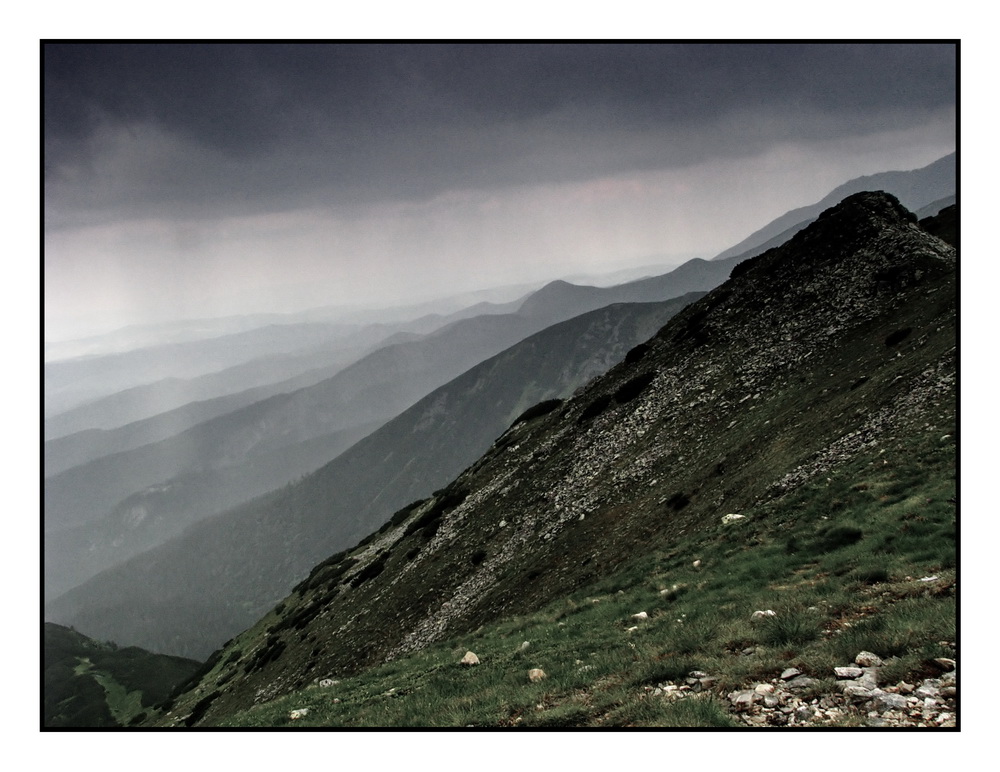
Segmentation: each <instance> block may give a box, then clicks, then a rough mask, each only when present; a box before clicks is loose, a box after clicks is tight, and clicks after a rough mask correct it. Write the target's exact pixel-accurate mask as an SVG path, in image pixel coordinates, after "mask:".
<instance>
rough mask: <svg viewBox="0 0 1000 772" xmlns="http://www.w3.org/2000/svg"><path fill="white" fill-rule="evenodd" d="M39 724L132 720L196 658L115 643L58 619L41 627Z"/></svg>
mask: <svg viewBox="0 0 1000 772" xmlns="http://www.w3.org/2000/svg"><path fill="white" fill-rule="evenodd" d="M43 649H44V663H43V681H44V690H43V691H44V694H43V697H44V702H43V705H42V725H43V726H45V727H51V728H79V727H117V726H126V725H129V724H137V723H139V722H141V721H142V720H143V719H145V718H146V717H147V714H148V713H152V712H153V706H154V705H156V704H158V703H161V702H163V701H164V700H166V699H167V697H168V696H169V695H170V693H171V691H172V690H173V689H174V688H175V687H176V686H177V685H178V684H180V683H181V682H183V681H184V679H186V678H189V677H190V676H192V675H193V674H194V673H195V672H196V671H197V670H198V668H199V667H200V663H198V662H195V661H194V660H191V659H184V658H182V657H170V656H166V655H162V654H153V653H151V652H148V651H145V650H143V649H138V648H135V647H128V648H119V647H117V646H115V645H113V644H108V643H101V642H99V641H95V640H93V639H91V638H88V637H87V636H85V635H81V634H80V633H78V632H77V631H76V630H72V629H70V628H68V627H63V626H62V625H54V624H49V623H46V624H45V627H44V640H43Z"/></svg>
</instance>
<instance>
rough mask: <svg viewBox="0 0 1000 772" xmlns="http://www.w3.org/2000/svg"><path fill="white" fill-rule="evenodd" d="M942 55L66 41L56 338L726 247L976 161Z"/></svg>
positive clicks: (51, 64)
mask: <svg viewBox="0 0 1000 772" xmlns="http://www.w3.org/2000/svg"><path fill="white" fill-rule="evenodd" d="M955 80H956V66H955V50H954V47H953V46H950V45H930V44H908V45H903V44H888V45H874V44H848V45H841V44H776V45H747V44H726V45H723V44H704V45H691V44H656V45H633V44H624V45H578V44H569V45H565V44H563V45H536V44H523V45H483V44H478V45H453V44H448V45H427V44H419V45H388V46H379V45H306V44H294V43H293V44H283V45H274V44H270V45H269V44H261V45H242V44H181V45H163V44H159V45H156V44H154V45H131V44H108V45H94V44H59V45H52V44H50V45H46V46H45V48H44V60H43V108H44V127H43V131H44V154H45V156H44V163H45V179H44V201H45V212H44V217H45V223H44V225H45V264H44V271H45V273H44V279H45V303H46V305H45V319H46V337H47V338H48V339H52V340H55V339H63V338H69V337H78V336H80V335H83V334H86V333H89V332H92V331H97V330H99V329H108V328H112V327H116V326H122V325H124V324H129V323H136V322H142V321H152V320H158V319H167V318H171V317H203V316H214V315H221V314H230V313H238V312H242V311H253V310H261V311H281V310H289V311H291V310H298V309H300V308H303V307H307V306H319V305H329V304H339V303H350V304H377V303H379V302H382V301H400V300H405V299H414V300H416V299H424V298H426V297H431V296H441V295H445V294H448V293H449V292H450V291H453V290H465V289H472V288H477V287H484V286H490V285H501V284H516V283H521V282H523V281H527V280H536V279H545V278H553V277H556V276H559V275H568V274H575V273H581V272H591V273H598V272H610V271H613V270H616V269H618V268H623V267H628V266H633V265H644V264H648V263H651V262H660V263H663V264H670V263H674V264H676V263H679V262H681V261H683V260H684V259H687V258H688V257H691V256H695V255H697V256H701V257H706V258H707V257H712V256H713V255H715V254H717V253H718V252H720V251H722V250H723V249H725V248H727V247H729V246H731V245H732V244H734V243H736V242H737V241H739V240H741V239H742V238H744V237H745V236H747V235H749V234H750V233H751V232H752V231H754V230H756V229H757V228H759V227H761V226H763V225H764V224H766V223H767V222H768V221H769V220H771V219H773V218H774V217H776V216H778V215H780V214H782V213H784V212H785V211H787V210H788V209H791V208H794V207H797V206H802V205H805V204H809V203H813V202H815V201H816V200H818V199H820V198H821V197H822V196H824V195H825V194H826V193H828V192H829V191H830V190H831V189H832V188H834V187H835V186H836V185H838V184H840V183H842V182H844V181H846V180H847V179H849V178H852V177H856V176H859V175H861V174H871V173H874V172H878V171H885V170H889V169H913V168H918V167H920V166H924V165H926V164H928V163H930V162H932V161H934V160H936V159H937V158H939V157H941V156H942V155H945V154H946V153H949V152H951V151H952V150H954V149H955V99H956V95H955Z"/></svg>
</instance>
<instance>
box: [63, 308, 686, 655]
mask: <svg viewBox="0 0 1000 772" xmlns="http://www.w3.org/2000/svg"><path fill="white" fill-rule="evenodd" d="M693 299H694V298H693V297H684V298H679V299H675V300H671V301H666V302H663V303H655V304H632V305H615V306H611V307H609V308H606V309H600V310H598V311H594V312H591V313H589V314H585V315H583V316H580V317H577V318H575V319H572V320H569V321H567V322H563V323H561V324H559V325H555V326H554V327H551V328H549V329H546V330H544V331H542V332H540V333H537V334H536V335H534V336H532V337H530V338H528V339H527V340H525V341H522V342H521V343H519V344H517V345H515V346H513V347H511V348H510V349H508V350H507V351H505V352H502V353H501V354H499V355H497V356H495V357H493V358H492V359H490V360H487V361H486V362H484V363H482V364H480V365H478V366H476V367H474V368H472V369H471V370H469V371H468V372H466V373H464V374H463V375H461V376H460V377H459V378H457V379H455V380H453V381H452V382H451V383H449V384H447V385H445V386H443V387H441V388H439V389H437V390H436V391H434V392H433V393H431V394H429V395H428V396H427V397H425V398H424V399H422V400H421V401H420V402H418V403H417V404H416V405H414V406H413V407H412V408H410V409H409V410H407V411H405V412H404V413H402V414H401V415H400V416H398V417H397V418H395V419H393V420H392V421H390V422H389V423H387V424H386V425H385V426H383V427H382V428H381V429H379V430H378V431H376V432H374V433H373V434H371V435H370V436H368V437H366V438H365V439H364V440H362V441H361V442H359V443H357V444H356V445H355V446H354V447H352V448H351V449H350V450H349V451H347V452H345V453H343V454H342V455H340V456H339V457H338V458H336V459H335V460H334V461H332V462H331V463H330V464H328V465H327V466H325V467H324V468H322V469H320V470H318V471H317V472H316V473H315V474H313V475H310V476H309V477H308V478H306V479H305V480H303V481H301V482H299V483H297V484H295V485H292V486H289V487H288V488H287V489H284V490H280V491H276V492H275V493H273V494H271V495H269V496H266V497H264V498H262V499H260V500H258V501H255V502H252V503H250V504H248V505H245V506H242V507H240V508H239V509H237V510H234V511H233V512H229V513H227V514H225V515H222V516H220V517H217V518H213V519H212V520H211V521H208V522H205V523H203V524H201V525H199V526H197V527H194V528H191V529H190V530H189V531H187V532H186V533H185V534H184V535H183V536H182V537H181V538H179V539H176V540H174V541H173V542H171V543H170V544H166V545H164V546H163V547H161V548H158V549H156V550H154V551H151V552H148V553H145V554H143V555H141V556H139V557H138V558H135V559H134V560H132V561H130V562H128V563H126V564H124V565H123V566H120V567H119V568H117V569H113V570H111V571H108V572H105V573H104V574H101V575H99V576H96V577H94V578H93V579H92V580H90V581H89V582H87V583H86V584H84V585H82V586H81V587H78V588H76V589H75V590H73V591H71V592H69V593H67V594H66V595H64V596H63V597H61V598H58V599H56V600H54V601H53V602H52V603H50V604H49V605H48V606H47V609H46V615H47V617H48V618H50V619H53V620H55V621H61V622H66V623H71V624H73V625H74V626H76V627H78V628H79V629H81V630H84V631H87V632H88V633H90V634H93V635H97V636H102V637H107V638H111V639H114V640H118V641H122V642H126V641H127V642H130V643H137V644H143V645H146V646H147V647H150V648H156V649H159V650H166V651H174V652H179V653H185V654H190V655H193V656H204V655H206V654H208V652H210V651H211V650H212V649H213V648H215V647H216V646H218V644H219V642H220V641H222V640H224V639H225V638H227V637H229V636H231V635H232V634H233V633H235V632H237V631H238V630H240V629H242V628H243V627H245V626H246V625H247V624H249V623H250V622H252V621H253V620H254V619H255V618H256V617H257V616H259V615H260V614H261V613H263V611H264V610H266V609H267V608H268V607H269V606H270V605H272V604H273V603H274V602H275V600H277V599H278V598H280V597H281V596H282V595H284V594H285V593H287V591H288V590H289V589H290V588H291V586H292V585H293V584H294V583H295V582H296V581H298V580H299V579H301V578H302V577H303V576H304V575H305V573H306V572H308V570H309V568H310V567H311V566H312V565H314V564H315V563H316V561H317V560H320V559H322V558H323V557H325V556H326V555H329V554H330V552H333V551H335V550H338V549H343V548H344V547H347V546H350V545H351V544H354V543H355V542H356V541H357V540H358V539H359V538H361V537H362V536H364V535H366V534H368V533H370V532H371V531H372V530H373V529H375V528H377V527H378V526H379V525H381V524H382V523H383V522H384V521H385V520H386V518H387V517H388V516H389V514H390V513H391V512H392V511H393V510H394V509H396V508H398V507H399V506H401V505H402V504H405V503H406V502H407V501H410V500H412V499H413V498H415V497H417V496H425V495H427V494H428V493H430V491H432V490H433V489H434V488H436V487H438V486H440V485H442V484H443V483H445V482H447V481H448V480H450V479H451V478H452V477H454V475H455V474H457V473H458V472H459V471H461V470H462V469H463V468H464V467H465V466H466V465H468V464H469V463H470V462H471V461H473V460H474V459H476V458H477V457H478V456H479V455H480V454H481V453H482V452H483V451H484V450H485V449H486V448H488V447H489V445H490V443H491V442H492V441H493V439H494V438H495V437H496V436H497V435H498V434H499V433H500V432H501V431H502V430H503V429H504V427H506V426H507V425H508V424H509V423H510V421H511V420H513V419H514V418H515V417H516V416H517V415H518V414H519V413H520V412H522V411H523V410H524V409H525V408H526V407H528V406H530V405H532V404H533V403H535V402H537V401H538V400H539V399H546V398H557V397H564V396H567V395H568V394H570V393H571V392H572V391H573V390H574V389H575V388H577V387H578V386H580V385H581V384H583V383H585V382H586V381H587V380H589V379H590V378H591V377H593V376H594V375H595V374H597V373H599V372H602V371H604V370H605V369H607V367H609V366H611V365H612V364H614V363H615V362H617V361H620V360H621V358H622V357H624V356H625V353H626V352H627V351H628V350H629V349H630V348H632V347H633V346H634V345H636V344H637V343H639V342H640V341H642V340H644V339H646V338H648V337H649V336H650V335H651V334H652V333H653V332H654V331H655V330H656V329H658V328H659V327H660V326H662V325H663V323H665V322H666V320H667V319H669V318H670V317H671V316H672V315H673V314H675V313H677V312H678V311H679V310H680V309H681V308H683V307H684V306H685V305H686V304H687V303H688V302H690V301H691V300H693Z"/></svg>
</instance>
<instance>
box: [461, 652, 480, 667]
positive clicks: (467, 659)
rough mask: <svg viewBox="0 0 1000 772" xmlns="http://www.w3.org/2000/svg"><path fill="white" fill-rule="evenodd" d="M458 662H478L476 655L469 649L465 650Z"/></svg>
mask: <svg viewBox="0 0 1000 772" xmlns="http://www.w3.org/2000/svg"><path fill="white" fill-rule="evenodd" d="M459 664H460V665H478V664H479V657H477V656H476V655H475V654H473V653H472V652H471V651H467V652H465V656H464V657H462V660H461V662H459Z"/></svg>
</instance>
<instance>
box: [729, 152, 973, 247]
mask: <svg viewBox="0 0 1000 772" xmlns="http://www.w3.org/2000/svg"><path fill="white" fill-rule="evenodd" d="M956 165H957V157H956V155H955V153H951V154H949V155H946V156H944V157H943V158H939V159H938V160H937V161H935V162H934V163H932V164H928V165H927V166H925V167H923V168H921V169H915V170H913V171H893V172H880V173H878V174H871V175H867V176H864V177H855V178H854V179H852V180H848V181H847V182H845V183H844V184H843V185H840V186H838V187H836V188H834V190H832V191H831V192H830V193H829V194H827V195H826V196H824V197H823V198H822V199H821V200H819V201H817V202H816V203H815V204H812V205H810V206H803V207H799V208H798V209H793V210H791V211H790V212H786V213H785V214H783V215H782V216H781V217H778V218H777V219H775V220H772V221H771V222H770V223H768V224H767V225H765V226H764V227H763V228H761V229H760V230H758V231H755V232H754V233H752V234H750V235H749V236H748V237H747V238H745V239H744V240H743V241H741V242H740V243H739V244H735V245H734V246H732V247H730V248H729V249H727V250H725V251H724V252H720V253H719V254H718V255H717V256H716V257H715V258H714V259H715V260H726V259H728V258H730V257H733V256H734V255H744V256H746V257H752V256H754V255H759V254H761V253H762V252H764V251H766V250H768V249H771V248H772V247H776V246H778V245H780V244H783V243H784V242H786V241H787V240H788V239H790V238H791V237H792V236H794V235H795V234H796V233H798V232H799V231H800V230H802V229H803V228H805V227H806V226H807V225H809V224H810V223H812V222H814V221H815V220H816V218H817V217H818V216H819V214H820V213H821V212H822V211H823V210H825V209H827V208H829V207H831V206H833V205H835V204H836V203H838V202H839V201H842V200H843V199H845V198H847V196H850V195H853V194H854V193H860V192H862V191H865V190H884V191H885V192H887V193H891V194H892V195H894V196H895V197H896V198H898V199H899V201H900V203H901V204H902V205H903V206H905V207H906V208H907V209H909V210H910V211H912V212H915V213H916V214H917V216H918V217H920V218H923V217H927V216H929V215H932V214H937V213H938V212H939V211H940V210H941V209H943V208H944V207H945V206H948V205H949V204H953V203H954V202H955V186H956V175H957V166H956Z"/></svg>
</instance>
